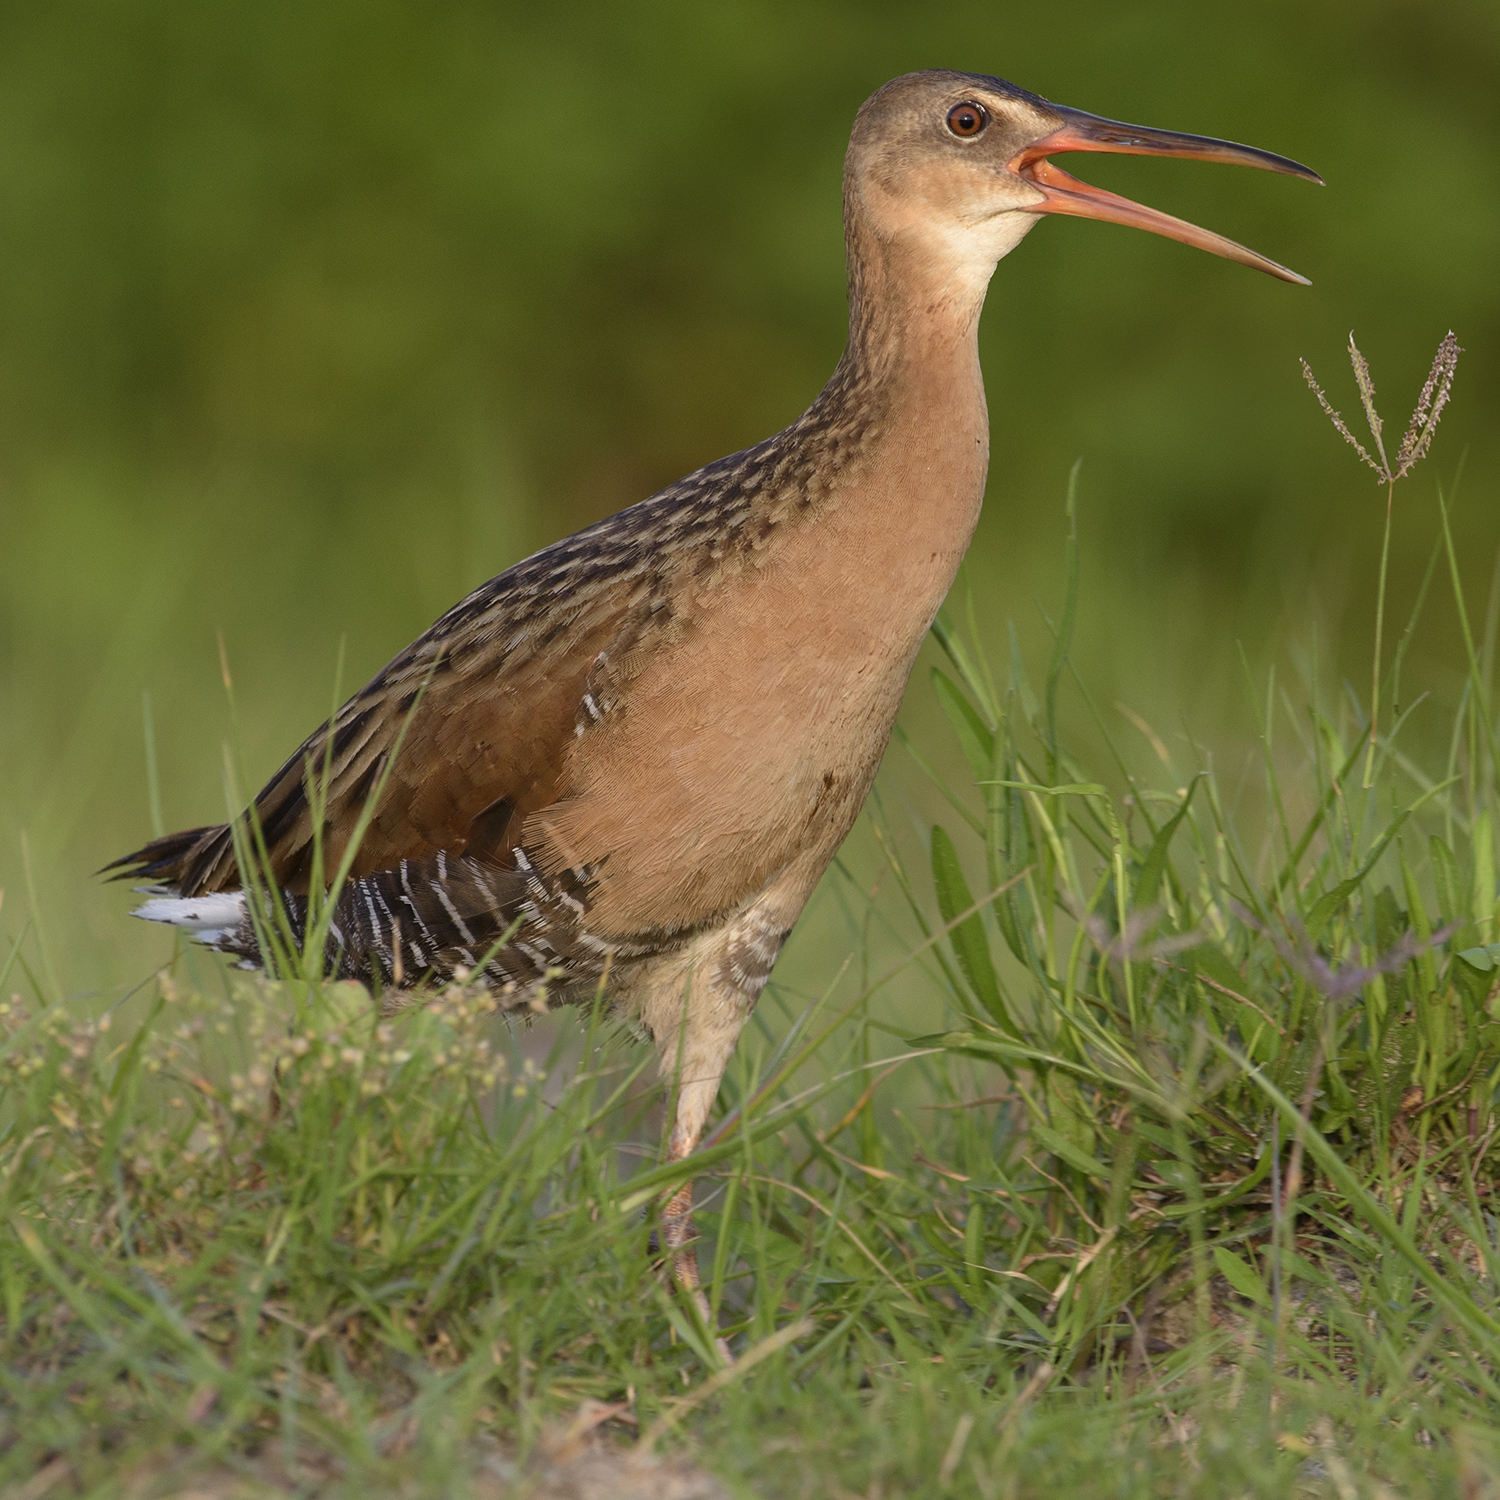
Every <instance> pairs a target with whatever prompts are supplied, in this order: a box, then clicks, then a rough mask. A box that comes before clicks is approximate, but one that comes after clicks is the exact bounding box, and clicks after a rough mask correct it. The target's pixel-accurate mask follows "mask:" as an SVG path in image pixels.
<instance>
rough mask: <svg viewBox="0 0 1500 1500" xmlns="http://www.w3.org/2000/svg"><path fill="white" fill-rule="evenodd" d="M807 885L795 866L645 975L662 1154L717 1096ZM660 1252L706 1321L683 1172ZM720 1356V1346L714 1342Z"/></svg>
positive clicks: (693, 1142) (687, 1142)
mask: <svg viewBox="0 0 1500 1500" xmlns="http://www.w3.org/2000/svg"><path fill="white" fill-rule="evenodd" d="M809 884H810V882H809V881H808V880H807V879H806V878H803V877H802V876H801V874H800V872H798V878H797V880H796V882H795V883H793V881H792V880H790V879H788V880H786V881H785V882H784V884H781V885H779V886H776V887H773V888H772V889H771V890H770V891H768V892H767V893H766V894H765V896H763V897H762V899H761V901H759V902H757V903H756V904H755V905H754V906H752V907H750V908H749V910H747V911H745V912H743V913H741V915H740V916H739V917H738V918H737V919H736V920H735V921H733V922H732V923H730V924H728V925H727V926H725V927H723V928H720V929H719V931H718V932H716V933H712V934H707V935H705V936H704V937H702V938H700V939H699V941H698V942H697V943H695V944H694V945H693V948H692V950H691V951H690V952H686V953H682V954H679V955H674V961H673V963H672V964H671V966H670V967H668V966H666V965H664V966H662V967H661V968H659V969H657V970H656V972H655V973H654V974H653V975H652V976H651V982H650V984H649V988H648V991H647V993H646V994H645V995H644V996H643V1003H642V1004H641V1009H640V1017H641V1020H642V1021H644V1022H645V1024H646V1027H647V1029H648V1030H649V1031H650V1032H651V1035H652V1036H653V1037H654V1038H655V1040H656V1046H657V1055H658V1057H659V1059H660V1063H661V1071H662V1075H663V1077H664V1079H665V1080H667V1082H668V1083H669V1085H670V1086H671V1087H672V1089H673V1091H674V1093H675V1095H676V1107H675V1109H674V1111H673V1116H672V1133H671V1136H670V1137H669V1139H668V1143H667V1158H668V1160H669V1161H683V1160H685V1159H686V1158H687V1157H689V1156H691V1155H692V1153H693V1151H694V1149H695V1148H696V1147H697V1145H698V1142H699V1140H700V1139H701V1138H702V1135H703V1127H704V1126H705V1125H706V1124H707V1123H708V1115H709V1111H710V1110H711V1109H712V1108H713V1103H714V1100H715V1098H717V1097H718V1093H719V1083H720V1081H721V1080H722V1079H723V1077H724V1069H725V1067H726V1066H727V1065H728V1063H729V1057H730V1054H731V1053H732V1052H733V1051H734V1044H735V1042H736V1041H737V1040H738V1039H739V1034H740V1029H741V1027H743V1026H744V1024H745V1021H746V1019H747V1018H748V1017H749V1015H750V1012H751V1011H752V1010H754V1009H755V1002H756V1001H757V1000H758V999H759V998H760V992H761V991H762V990H763V989H764V988H765V985H766V980H767V978H769V976H770V973H771V965H772V964H773V963H775V961H776V955H777V954H778V953H779V952H780V951H781V945H782V943H783V941H784V940H785V938H786V935H787V930H788V929H789V928H790V927H791V925H792V923H793V922H794V921H795V920H796V916H797V913H798V911H800V910H801V906H802V901H803V900H804V899H805V892H806V888H807V887H808V885H809ZM661 1221H662V1250H663V1252H664V1253H665V1255H666V1257H667V1263H668V1265H669V1267H670V1269H671V1275H672V1279H673V1280H674V1281H675V1282H676V1283H677V1285H678V1286H679V1287H681V1288H682V1290H683V1291H684V1292H686V1293H687V1294H688V1295H689V1296H690V1297H691V1298H692V1299H693V1303H694V1305H695V1306H696V1307H697V1308H698V1311H699V1312H700V1313H702V1315H703V1319H704V1322H705V1323H708V1324H709V1326H710V1329H711V1328H712V1322H711V1318H712V1309H711V1308H710V1307H709V1303H708V1298H707V1297H706V1296H705V1295H704V1292H703V1288H702V1285H701V1278H700V1276H699V1273H698V1255H697V1251H696V1249H695V1248H694V1244H693V1239H694V1228H693V1182H692V1178H691V1177H690V1178H688V1180H687V1181H686V1182H684V1183H682V1185H681V1186H680V1187H677V1188H674V1189H673V1190H672V1191H671V1192H670V1193H669V1194H668V1195H667V1197H666V1199H665V1201H664V1202H663V1204H662V1209H661ZM718 1347H719V1352H720V1354H721V1355H722V1356H723V1357H724V1358H725V1359H726V1360H727V1359H728V1358H729V1357H730V1355H729V1349H728V1346H727V1345H726V1344H725V1343H724V1341H723V1340H722V1339H720V1340H718Z"/></svg>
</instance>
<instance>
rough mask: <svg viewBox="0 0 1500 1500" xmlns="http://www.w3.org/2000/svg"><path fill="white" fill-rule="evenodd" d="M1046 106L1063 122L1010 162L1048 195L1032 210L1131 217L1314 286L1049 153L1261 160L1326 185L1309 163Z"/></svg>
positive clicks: (1127, 220) (1251, 163)
mask: <svg viewBox="0 0 1500 1500" xmlns="http://www.w3.org/2000/svg"><path fill="white" fill-rule="evenodd" d="M1049 107H1050V108H1051V109H1053V110H1055V111H1056V112H1057V113H1058V114H1060V115H1061V116H1062V117H1063V124H1062V125H1061V127H1060V128H1059V129H1057V130H1054V131H1053V132H1052V133H1051V134H1050V135H1045V136H1043V137H1042V138H1041V139H1040V140H1038V141H1033V142H1032V143H1031V145H1029V146H1027V147H1026V148H1025V149H1024V150H1021V151H1018V152H1017V153H1016V155H1015V156H1013V157H1012V158H1011V160H1010V161H1009V162H1008V163H1007V166H1008V167H1009V169H1010V170H1011V171H1012V172H1014V173H1015V174H1016V176H1018V177H1020V178H1021V179H1022V180H1023V181H1025V182H1027V183H1029V184H1030V185H1031V186H1032V187H1034V188H1037V189H1039V190H1040V191H1041V192H1042V194H1043V195H1044V196H1043V200H1042V202H1040V203H1037V204H1034V205H1033V206H1032V207H1030V208H1029V209H1028V210H1027V212H1029V213H1037V214H1074V215H1076V216H1077V217H1079V218H1081V219H1103V220H1105V221H1106V222H1107V223H1110V224H1133V225H1134V226H1135V227H1136V228H1137V229H1149V230H1151V232H1152V233H1153V234H1164V235H1166V237H1167V238H1168V239H1171V240H1181V241H1182V243H1183V244H1184V245H1196V246H1197V247H1198V249H1200V250H1209V251H1212V253H1213V254H1215V255H1222V256H1224V257H1225V258H1226V259H1227V260H1237V261H1239V263H1240V264H1241V265H1242V266H1254V267H1255V269H1256V270H1257V271H1265V272H1267V273H1268V274H1269V275H1272V276H1278V277H1280V278H1281V280H1282V281H1295V282H1297V283H1299V284H1300V285H1302V286H1308V285H1310V283H1309V282H1308V280H1307V278H1306V277H1305V276H1299V275H1298V274H1297V273H1296V272H1295V271H1289V270H1287V268H1286V267H1285V266H1280V265H1277V263H1276V262H1275V261H1274V260H1267V259H1266V257H1265V256H1264V255H1257V254H1256V253H1255V251H1254V250H1247V249H1246V248H1245V247H1244V246H1243V245H1237V244H1235V242H1234V241H1233V240H1226V239H1225V238H1224V237H1223V236H1222V235H1218V234H1214V233H1213V232H1212V231H1211V230H1208V229H1199V228H1198V226H1197V225H1196V224H1189V223H1187V221H1186V220H1184V219H1174V218H1173V217H1172V215H1171V214H1164V213H1161V212H1159V211H1158V210H1156V209H1154V208H1147V207H1146V206H1145V205H1144V204H1142V203H1133V202H1132V201H1131V200H1130V199H1129V198H1121V197H1120V196H1119V195H1118V194H1117V193H1109V192H1106V191H1105V190H1104V189H1103V188H1096V187H1090V186H1089V184H1088V183H1086V182H1080V181H1079V180H1078V179H1077V178H1076V177H1072V176H1070V175H1069V174H1068V173H1067V172H1064V171H1063V170H1062V168H1061V167H1054V166H1053V165H1052V163H1051V162H1050V161H1048V160H1047V158H1048V157H1049V156H1052V155H1053V154H1055V153H1056V152H1060V151H1118V152H1122V153H1124V154H1126V155H1129V156H1189V157H1192V158H1194V159H1195V160H1197V161H1223V162H1233V163H1237V164H1238V165H1240V166H1243V167H1260V168H1262V169H1263V170H1264V171H1267V172H1285V173H1287V174H1288V175H1290V176H1292V177H1305V178H1307V180H1308V181H1309V182H1316V183H1317V184H1318V185H1319V186H1321V185H1322V182H1323V179H1322V178H1321V177H1319V176H1318V174H1317V173H1316V172H1314V171H1313V170H1312V168H1310V167H1304V166H1302V165H1301V163H1300V162H1295V161H1289V160H1288V159H1287V158H1286V157H1284V156H1274V155H1272V153H1271V152H1269V151H1258V150H1257V149H1256V148H1255V147H1254V146H1236V145H1235V144H1234V142H1232V141H1216V140H1214V139H1213V138H1212V137H1211V136H1206V135H1182V134H1179V133H1178V132H1177V131H1175V130H1150V129H1147V128H1146V127H1144V126H1141V125H1122V124H1121V123H1120V121H1118V120H1103V119H1100V117H1099V116H1098V115H1090V114H1085V113H1084V112H1083V111H1082V110H1081V109H1068V108H1066V107H1065V106H1063V105H1059V104H1053V105H1051V106H1049Z"/></svg>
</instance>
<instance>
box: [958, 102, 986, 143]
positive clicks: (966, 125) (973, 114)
mask: <svg viewBox="0 0 1500 1500" xmlns="http://www.w3.org/2000/svg"><path fill="white" fill-rule="evenodd" d="M989 123H990V117H989V115H988V114H987V113H986V111H985V107H984V105H982V104H976V103H975V102H974V101H973V100H972V99H965V100H964V102H963V103H962V104H955V105H954V106H953V108H952V109H950V110H949V111H948V129H949V130H951V131H952V132H953V133H954V135H961V136H973V135H978V134H979V132H980V131H981V130H983V129H984V127H985V126H986V125H988V124H989Z"/></svg>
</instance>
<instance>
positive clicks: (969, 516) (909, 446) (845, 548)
mask: <svg viewBox="0 0 1500 1500" xmlns="http://www.w3.org/2000/svg"><path fill="white" fill-rule="evenodd" d="M848 224H849V228H848V243H849V301H850V309H849V314H850V317H849V321H850V327H849V344H848V347H847V349H846V350H845V353H844V357H843V359H842V360H841V361H840V363H839V367H838V369H837V370H836V371H835V373H834V376H833V378H832V379H831V380H830V381H829V383H828V385H827V386H826V387H825V388H824V390H823V392H822V394H821V395H820V396H819V397H818V400H817V401H816V402H815V403H814V404H813V406H812V408H810V409H809V412H808V414H807V417H806V418H804V422H805V423H807V424H808V428H809V431H808V438H809V440H810V441H811V442H812V444H813V445H815V446H817V447H819V448H820V449H821V450H822V459H823V463H822V470H823V472H824V473H825V474H826V475H828V476H830V478H831V481H832V482H831V483H830V484H829V487H828V499H829V501H830V502H831V503H829V504H828V505H827V506H826V508H824V507H819V508H820V509H823V511H824V524H825V526H826V528H827V529H828V532H829V533H830V534H829V535H828V538H827V540H828V543H829V553H830V566H835V565H838V564H835V563H834V562H833V560H832V558H833V557H841V558H842V560H843V561H842V566H844V567H846V568H848V567H850V566H851V565H853V566H857V567H858V568H859V570H860V572H861V573H862V574H863V576H864V577H866V578H868V579H869V580H870V581H871V584H872V585H875V586H878V587H880V588H892V587H893V588H896V589H898V590H900V591H901V592H902V593H903V594H905V595H906V596H907V598H908V599H909V602H910V608H909V610H907V611H906V613H909V614H910V615H911V626H912V628H914V629H917V630H918V631H919V633H920V632H925V630H926V628H927V625H928V623H930V620H931V616H932V614H933V613H934V612H935V611H936V610H937V608H938V605H939V604H940V603H941V602H942V599H943V596H944V595H945V594H946V593H947V590H948V587H949V585H950V584H951V583H952V581H953V576H954V574H955V573H956V572H957V569H958V565H959V562H960V561H961V559H962V557H963V552H964V549H965V547H966V546H967V545H968V542H969V538H970V536H971V535H972V533H973V530H974V526H975V523H976V522H977V520H978V518H979V507H980V501H981V500H982V498H983V495H984V485H985V474H986V468H987V465H988V460H989V418H988V413H987V410H986V407H985V399H984V381H983V376H982V374H981V371H980V366H979V349H978V324H979V314H980V310H981V308H982V307H983V303H984V293H985V289H986V287H987V285H988V281H989V273H990V271H991V269H992V268H993V267H992V265H991V264H986V265H983V266H967V265H964V264H962V262H961V261H960V262H957V263H956V262H955V257H954V256H952V255H951V254H944V253H943V251H944V249H945V247H943V246H941V245H934V244H933V243H932V241H931V240H930V239H928V240H924V239H923V238H922V237H921V236H920V235H918V234H915V233H912V234H904V233H895V234H891V233H877V232H875V230H874V229H873V228H872V227H871V226H870V225H869V224H868V222H866V221H865V220H864V218H863V216H862V215H860V214H859V213H858V212H852V213H851V214H850V215H849V220H848ZM820 529H821V528H820ZM887 607H888V605H887Z"/></svg>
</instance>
